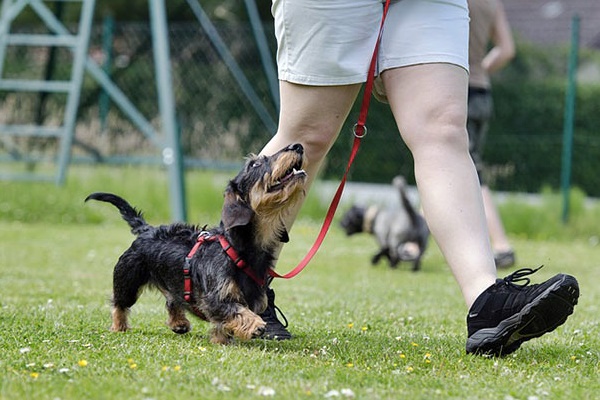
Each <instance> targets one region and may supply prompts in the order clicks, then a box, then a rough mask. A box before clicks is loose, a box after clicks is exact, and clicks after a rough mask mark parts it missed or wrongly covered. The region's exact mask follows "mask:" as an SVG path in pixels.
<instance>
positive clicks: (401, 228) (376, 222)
mask: <svg viewBox="0 0 600 400" xmlns="http://www.w3.org/2000/svg"><path fill="white" fill-rule="evenodd" d="M392 185H393V186H394V187H395V188H396V189H397V190H398V192H399V194H400V204H401V207H400V208H397V209H396V208H395V209H385V208H381V207H378V206H370V207H363V206H358V205H353V206H352V207H351V208H350V209H349V210H348V211H347V212H346V213H345V214H344V216H343V217H342V220H341V222H340V224H341V226H342V228H344V231H345V232H346V234H347V235H348V236H349V235H354V234H356V233H361V232H364V233H370V234H372V235H374V236H375V238H376V239H377V243H378V244H379V251H378V252H377V253H376V254H375V255H374V256H373V258H372V259H371V263H372V264H373V265H375V264H377V263H378V262H379V260H380V259H381V257H385V258H387V259H388V261H389V263H390V267H392V268H396V267H397V266H398V264H399V263H400V262H402V261H407V262H412V263H413V268H412V270H413V271H418V270H419V269H420V268H421V258H422V257H423V253H424V252H425V249H426V248H427V243H428V241H429V228H428V227H427V223H426V222H425V219H424V218H423V217H422V216H421V215H420V214H419V213H418V212H417V211H416V210H415V208H414V207H413V206H412V204H411V202H410V200H409V199H408V196H407V194H406V181H405V179H404V178H403V177H402V176H397V177H395V178H394V180H393V182H392ZM407 244H412V245H413V246H412V247H416V249H415V250H413V251H409V250H408V247H409V246H407Z"/></svg>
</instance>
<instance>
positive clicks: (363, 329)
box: [360, 326, 369, 332]
mask: <svg viewBox="0 0 600 400" xmlns="http://www.w3.org/2000/svg"><path fill="white" fill-rule="evenodd" d="M360 329H361V330H362V331H363V332H365V331H366V330H367V329H369V327H367V326H363V327H362V328H360Z"/></svg>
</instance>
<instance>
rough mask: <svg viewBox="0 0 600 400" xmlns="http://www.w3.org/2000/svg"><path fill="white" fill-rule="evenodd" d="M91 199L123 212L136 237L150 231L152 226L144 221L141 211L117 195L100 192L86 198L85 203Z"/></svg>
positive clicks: (122, 215) (122, 214)
mask: <svg viewBox="0 0 600 400" xmlns="http://www.w3.org/2000/svg"><path fill="white" fill-rule="evenodd" d="M90 199H91V200H98V201H104V202H106V203H110V204H112V205H114V206H115V207H117V208H118V209H119V211H120V212H121V217H123V219H124V220H125V222H127V223H128V224H129V226H130V227H131V233H133V234H134V235H139V234H140V233H142V232H144V231H146V230H148V228H149V227H150V225H148V223H147V222H146V221H145V220H144V217H143V215H142V212H141V211H138V210H136V209H135V208H134V207H132V206H131V205H130V204H129V203H128V202H127V201H125V200H124V199H122V198H121V197H119V196H117V195H114V194H111V193H101V192H98V193H92V194H90V195H89V196H88V197H86V198H85V201H88V200H90Z"/></svg>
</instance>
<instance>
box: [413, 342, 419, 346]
mask: <svg viewBox="0 0 600 400" xmlns="http://www.w3.org/2000/svg"><path fill="white" fill-rule="evenodd" d="M411 344H412V346H413V347H419V344H418V343H415V342H412V343H411Z"/></svg>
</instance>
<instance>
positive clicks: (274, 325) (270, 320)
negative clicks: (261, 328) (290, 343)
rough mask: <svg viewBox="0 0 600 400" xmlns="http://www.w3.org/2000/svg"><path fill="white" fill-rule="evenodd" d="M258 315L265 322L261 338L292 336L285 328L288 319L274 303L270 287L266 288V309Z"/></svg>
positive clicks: (285, 337)
mask: <svg viewBox="0 0 600 400" xmlns="http://www.w3.org/2000/svg"><path fill="white" fill-rule="evenodd" d="M277 312H279V315H281V318H282V319H283V320H284V322H285V324H283V323H281V321H279V319H278V318H277ZM260 317H261V318H262V319H263V321H265V323H266V324H267V325H266V326H265V333H264V334H263V335H262V336H261V337H260V338H261V339H269V340H288V339H291V338H292V334H291V333H290V332H289V331H288V330H287V329H286V328H287V326H288V321H287V319H286V318H285V315H283V313H282V312H281V310H280V309H279V307H277V306H276V305H275V291H274V290H273V289H271V288H267V309H266V310H265V312H263V313H262V314H260Z"/></svg>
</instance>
